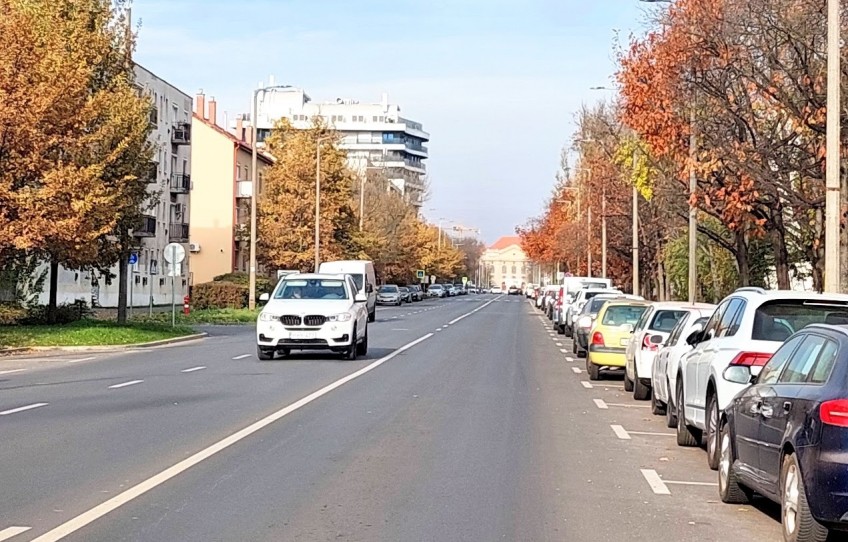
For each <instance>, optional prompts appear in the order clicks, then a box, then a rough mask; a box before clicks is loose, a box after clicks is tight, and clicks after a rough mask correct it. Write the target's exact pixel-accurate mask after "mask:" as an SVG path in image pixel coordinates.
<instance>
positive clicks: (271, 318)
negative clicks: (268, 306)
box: [259, 312, 280, 322]
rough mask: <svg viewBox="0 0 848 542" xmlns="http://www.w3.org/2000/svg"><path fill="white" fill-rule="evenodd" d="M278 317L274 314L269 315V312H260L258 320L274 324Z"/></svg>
mask: <svg viewBox="0 0 848 542" xmlns="http://www.w3.org/2000/svg"><path fill="white" fill-rule="evenodd" d="M279 319H280V317H279V316H278V315H276V314H271V313H270V312H260V313H259V320H260V321H261V322H276V321H277V320H279Z"/></svg>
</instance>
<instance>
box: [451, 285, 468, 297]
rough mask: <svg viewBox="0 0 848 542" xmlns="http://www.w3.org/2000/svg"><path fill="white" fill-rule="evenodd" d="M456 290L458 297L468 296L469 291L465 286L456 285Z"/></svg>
mask: <svg viewBox="0 0 848 542" xmlns="http://www.w3.org/2000/svg"><path fill="white" fill-rule="evenodd" d="M453 287H454V289H456V295H467V294H468V290H466V289H465V286H464V285H463V284H454V285H453Z"/></svg>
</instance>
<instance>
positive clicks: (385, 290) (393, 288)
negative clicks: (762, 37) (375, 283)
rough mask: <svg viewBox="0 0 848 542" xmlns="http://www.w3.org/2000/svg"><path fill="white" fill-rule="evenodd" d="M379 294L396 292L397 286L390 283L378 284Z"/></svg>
mask: <svg viewBox="0 0 848 542" xmlns="http://www.w3.org/2000/svg"><path fill="white" fill-rule="evenodd" d="M380 293H381V294H396V293H398V287H397V286H392V285H386V286H380Z"/></svg>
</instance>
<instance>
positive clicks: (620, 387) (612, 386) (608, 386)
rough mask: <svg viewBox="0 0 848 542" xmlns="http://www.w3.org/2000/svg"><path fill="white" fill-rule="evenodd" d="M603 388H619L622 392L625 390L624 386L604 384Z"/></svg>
mask: <svg viewBox="0 0 848 542" xmlns="http://www.w3.org/2000/svg"><path fill="white" fill-rule="evenodd" d="M602 386H603V387H605V388H618V389H622V390H623V389H624V384H602Z"/></svg>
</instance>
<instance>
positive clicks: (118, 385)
mask: <svg viewBox="0 0 848 542" xmlns="http://www.w3.org/2000/svg"><path fill="white" fill-rule="evenodd" d="M142 382H144V380H130V381H129V382H122V383H121V384H115V385H113V386H109V389H110V390H116V389H118V388H126V387H127V386H134V385H136V384H141V383H142Z"/></svg>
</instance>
